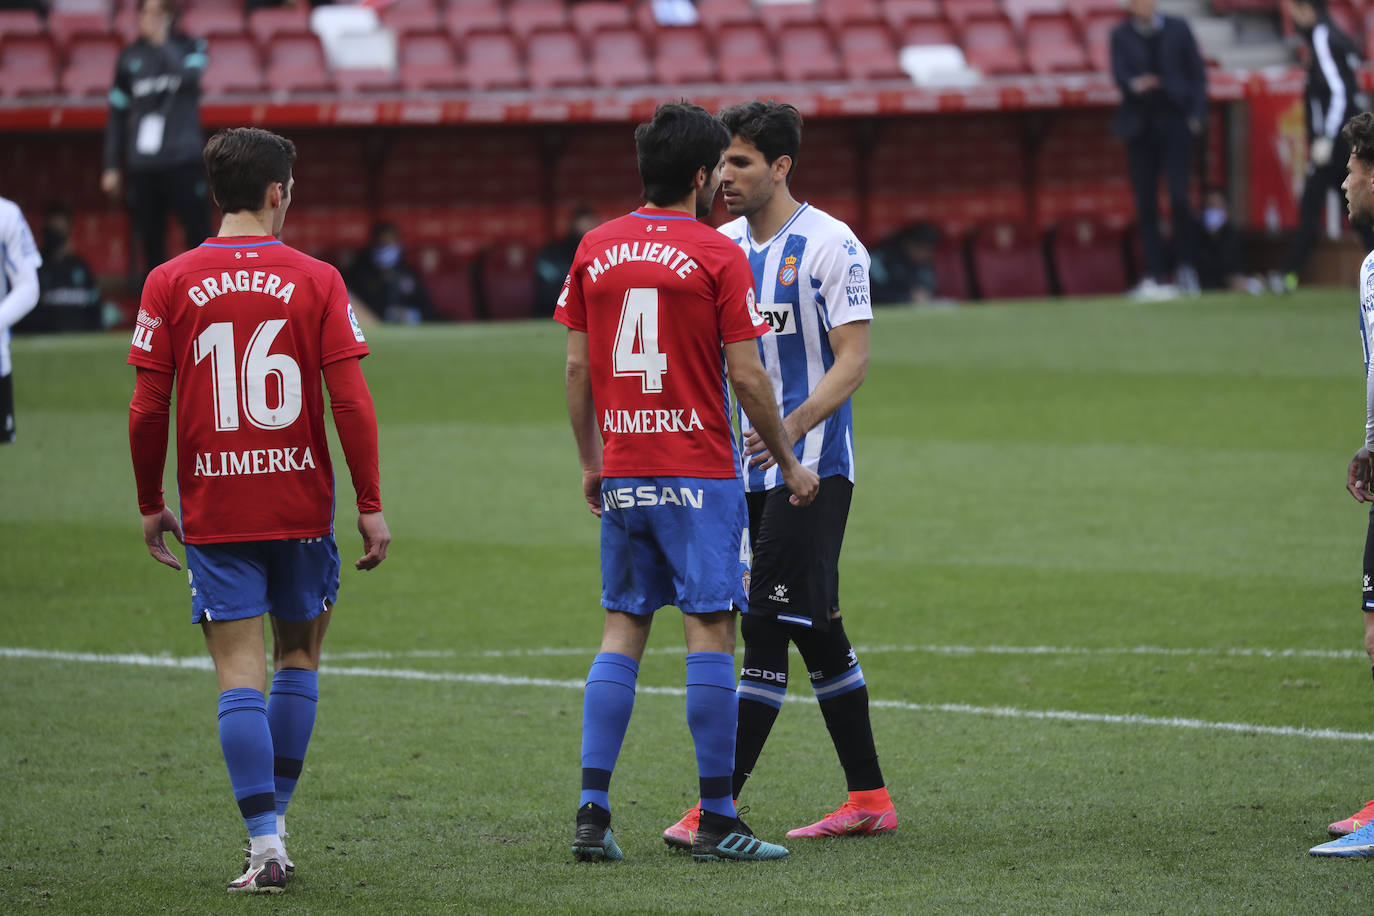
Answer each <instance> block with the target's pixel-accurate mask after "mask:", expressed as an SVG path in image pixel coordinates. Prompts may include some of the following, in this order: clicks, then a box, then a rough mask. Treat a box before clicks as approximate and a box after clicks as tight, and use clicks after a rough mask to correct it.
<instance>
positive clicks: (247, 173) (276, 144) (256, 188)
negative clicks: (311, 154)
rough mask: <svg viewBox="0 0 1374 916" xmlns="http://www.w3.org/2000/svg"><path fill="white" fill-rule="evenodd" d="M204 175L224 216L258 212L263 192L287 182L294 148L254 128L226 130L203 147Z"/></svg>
mask: <svg viewBox="0 0 1374 916" xmlns="http://www.w3.org/2000/svg"><path fill="white" fill-rule="evenodd" d="M204 158H205V174H206V176H208V177H209V179H210V191H211V192H212V193H213V194H214V195H215V203H217V204H219V208H220V210H221V211H223V212H225V213H238V212H240V211H243V210H251V211H254V212H256V211H257V210H259V209H261V208H262V204H263V200H264V199H265V198H266V197H267V189H268V188H269V187H270V186H272V185H274V184H276V183H277V182H281V183H282V184H283V185H284V184H287V183H288V182H290V181H291V166H292V164H293V163H295V161H296V144H294V143H292V142H291V141H290V140H288V139H286V138H285V137H279V136H277V135H276V134H274V133H272V132H271V131H267V130H262V129H261V128H257V127H230V128H226V129H225V130H222V131H220V132H219V133H217V134H215V135H214V136H213V137H211V138H210V141H209V142H208V143H206V144H205V156H204Z"/></svg>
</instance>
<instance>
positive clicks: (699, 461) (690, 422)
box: [554, 103, 820, 861]
mask: <svg viewBox="0 0 1374 916" xmlns="http://www.w3.org/2000/svg"><path fill="white" fill-rule="evenodd" d="M729 143H730V135H729V133H728V132H726V130H725V128H724V127H723V126H722V125H721V124H720V122H719V121H717V120H716V119H715V118H714V117H713V116H712V115H711V114H710V112H708V111H706V110H705V109H704V108H701V107H699V106H696V105H689V104H686V103H673V104H667V105H661V106H659V108H658V109H657V110H656V111H655V112H654V117H653V119H652V120H651V121H649V122H648V123H645V124H641V125H639V127H638V128H637V129H636V130H635V146H636V149H637V152H638V160H639V174H640V177H641V178H642V179H643V182H644V198H645V200H646V201H647V204H646V205H645V206H643V207H641V208H639V209H638V210H635V211H634V212H633V213H630V214H628V215H627V216H622V217H620V218H619V219H615V220H611V221H610V222H608V223H605V224H603V225H602V226H599V227H597V228H596V229H593V230H592V231H591V232H588V233H587V235H586V236H584V237H583V239H582V242H581V244H580V245H578V248H577V253H576V255H575V256H574V258H573V264H572V270H571V271H570V272H569V273H568V277H567V279H566V280H565V281H564V285H563V292H562V294H561V295H560V296H559V298H558V304H557V307H556V308H555V309H554V318H555V319H556V320H557V321H559V322H560V323H562V324H564V325H566V326H567V328H568V354H567V370H566V371H567V377H566V382H567V398H568V415H569V418H570V419H571V421H572V428H573V435H574V438H575V439H576V440H577V453H578V459H579V461H580V464H581V466H582V492H583V496H584V497H585V499H586V501H587V507H588V508H589V509H590V510H591V512H592V513H593V514H594V515H597V516H599V517H600V518H601V582H602V592H601V603H602V605H603V606H604V607H605V609H606V618H605V628H604V631H603V635H602V639H601V651H600V652H599V653H598V654H597V656H596V658H595V659H594V660H593V661H592V665H591V669H590V670H589V671H588V673H587V688H586V695H585V697H584V699H583V706H582V794H581V798H580V800H579V802H578V805H579V807H578V811H577V829H576V833H575V835H574V839H573V847H572V850H573V855H574V856H575V857H576V858H577V859H578V860H580V861H597V860H612V861H614V860H618V859H620V858H622V854H621V851H620V847H619V846H618V845H617V844H616V841H615V837H614V836H613V835H612V832H611V829H610V824H611V811H610V795H609V790H610V783H611V773H612V771H613V770H614V769H615V762H616V758H617V757H618V756H619V754H620V746H621V743H622V742H623V741H624V738H625V730H626V728H627V727H628V726H629V723H630V713H631V710H632V709H633V707H634V696H635V684H636V681H637V679H638V675H639V660H640V658H641V657H642V656H643V653H644V646H645V643H646V642H647V640H648V638H649V627H650V625H651V624H652V623H653V613H654V612H655V611H656V610H658V609H659V608H660V607H663V606H664V605H669V604H672V605H676V606H677V607H678V608H679V609H680V610H681V611H682V612H683V616H682V619H683V630H684V633H685V635H686V640H687V725H688V727H689V728H690V730H691V733H692V742H693V744H694V745H695V747H696V758H697V778H698V789H699V791H700V795H701V808H702V815H701V829H700V830H699V831H698V832H697V834H696V837H695V842H694V843H692V844H691V850H692V855H693V857H694V858H696V859H698V860H706V861H709V860H716V859H734V860H764V859H780V858H782V857H784V856H786V855H787V850H786V849H784V848H783V847H781V846H778V845H775V844H773V843H765V842H763V841H761V840H758V839H756V838H755V837H754V836H753V834H752V833H750V831H749V828H748V827H746V826H745V825H744V824H743V822H741V821H740V820H739V818H738V816H737V815H736V813H735V805H734V800H733V798H732V797H731V792H730V774H731V770H732V769H733V766H734V759H735V677H734V655H733V653H734V648H735V616H734V615H735V613H736V609H737V608H741V607H743V606H744V600H745V598H744V580H745V578H746V577H747V575H748V567H747V565H746V557H747V552H748V540H747V537H748V529H747V515H746V511H745V507H744V493H743V490H742V488H741V487H740V481H739V455H738V452H737V451H736V448H735V442H734V438H733V436H732V433H731V428H730V417H729V413H728V409H727V393H726V386H725V377H726V370H727V369H728V372H729V380H730V383H731V384H732V385H733V386H734V389H735V395H736V397H737V398H739V400H740V403H742V404H744V405H745V407H746V409H748V411H749V412H750V415H751V416H753V417H754V418H755V419H756V423H755V427H756V429H757V430H758V433H757V435H758V436H759V437H761V439H762V441H764V442H766V443H768V444H769V445H770V446H772V447H773V448H774V449H775V450H777V451H778V452H779V453H780V454H784V455H785V457H784V460H783V461H782V462H780V469H779V470H780V473H781V475H782V478H783V482H784V484H785V486H786V487H787V488H788V489H789V490H790V491H791V499H792V500H793V501H794V502H795V503H797V504H799V505H805V504H807V503H809V502H810V501H811V500H812V499H813V498H814V497H815V494H816V489H817V488H818V487H819V485H820V481H819V479H818V478H817V477H816V475H815V474H814V473H813V472H811V471H809V470H807V469H806V468H804V467H802V465H801V463H800V462H799V461H797V460H796V458H794V457H792V456H791V455H790V454H787V453H784V452H783V450H782V446H783V442H784V440H783V432H782V418H781V417H780V416H779V415H778V409H777V407H776V406H774V404H773V399H772V388H771V385H770V383H769V380H768V376H767V374H766V373H765V372H764V369H763V365H762V364H761V363H760V362H759V357H758V352H757V349H756V346H755V343H754V341H755V339H756V338H758V337H759V336H760V335H761V334H765V333H767V331H768V326H767V324H766V323H765V322H764V320H763V318H762V317H761V316H760V315H759V313H758V310H757V309H756V308H755V303H754V289H753V283H752V278H751V277H750V275H749V265H748V263H747V262H746V261H745V260H744V257H743V256H742V255H741V254H740V252H739V249H738V248H736V247H735V246H734V245H732V244H730V242H729V241H728V240H727V239H726V238H724V237H723V236H722V235H720V233H718V232H716V231H715V230H713V229H711V228H709V227H707V226H704V225H702V224H701V223H700V222H698V219H699V218H700V217H702V216H705V215H706V214H708V213H709V212H710V210H711V202H712V200H713V199H714V198H715V195H716V190H717V188H718V187H719V186H720V175H721V164H722V154H723V153H724V151H725V148H726V146H728V145H729Z"/></svg>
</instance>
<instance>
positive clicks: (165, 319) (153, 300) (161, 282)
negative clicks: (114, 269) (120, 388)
mask: <svg viewBox="0 0 1374 916" xmlns="http://www.w3.org/2000/svg"><path fill="white" fill-rule="evenodd" d="M170 319H171V287H170V284H169V281H168V279H167V271H166V270H164V269H163V268H162V267H161V266H159V267H157V268H155V269H154V270H153V271H152V272H151V273H149V274H148V279H147V280H145V281H144V282H143V297H142V298H141V299H140V300H139V303H138V318H137V319H136V320H135V321H134V338H133V340H132V341H130V342H129V360H128V362H129V365H131V366H142V367H143V368H144V369H156V370H158V371H159V372H176V353H175V352H174V351H173V350H172V338H171V335H170V334H168V333H167V327H168V323H169V321H170Z"/></svg>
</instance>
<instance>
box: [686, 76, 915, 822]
mask: <svg viewBox="0 0 1374 916" xmlns="http://www.w3.org/2000/svg"><path fill="white" fill-rule="evenodd" d="M720 118H721V121H722V122H723V123H724V124H725V126H726V128H728V129H729V131H730V134H731V142H730V148H729V149H727V150H726V151H725V172H724V175H723V179H722V188H723V189H724V190H723V194H724V197H725V206H726V209H728V210H729V211H730V213H731V214H733V215H735V216H737V217H738V219H736V220H734V221H733V222H730V223H726V224H725V225H724V226H722V227H721V230H720V231H721V232H722V233H723V234H724V235H725V236H726V238H728V239H729V240H730V241H731V242H732V243H733V244H735V245H737V246H739V247H740V248H741V249H742V250H743V251H744V253H745V255H746V256H747V257H748V259H749V265H750V267H751V268H752V271H753V281H754V295H755V296H756V297H757V298H758V301H759V308H760V309H761V310H762V312H763V315H764V318H765V319H767V321H768V323H769V324H770V325H771V327H772V331H773V333H771V334H769V335H767V336H766V337H763V338H761V339H760V340H759V342H758V349H759V353H760V355H761V356H762V357H763V364H764V366H765V368H766V369H767V370H768V375H769V378H770V379H771V381H772V391H773V395H774V398H775V400H776V404H777V405H778V407H780V408H781V409H782V413H783V416H784V418H785V419H784V438H785V439H786V448H785V449H784V450H783V451H781V452H780V451H779V450H778V449H777V448H775V447H774V446H772V445H771V444H768V443H766V442H764V441H762V440H761V439H760V438H759V436H758V433H757V429H758V425H757V424H756V423H755V422H754V419H755V414H754V411H753V409H752V408H750V407H749V405H747V404H742V405H741V407H742V415H741V417H740V427H741V429H742V430H743V431H744V432H745V435H746V438H745V441H744V449H745V452H746V454H747V456H748V468H747V469H746V475H745V480H746V489H747V490H748V505H749V535H750V543H751V544H752V545H753V565H752V568H751V572H750V581H749V610H748V613H747V614H745V616H744V619H743V621H741V624H740V630H741V632H742V634H743V635H744V668H743V670H742V672H741V674H740V682H739V688H738V703H739V730H738V732H737V735H736V741H735V778H734V785H733V786H732V794H733V795H734V796H735V797H736V798H738V797H739V794H740V790H741V788H742V787H743V786H744V782H745V780H746V779H748V778H749V774H750V772H751V771H752V770H753V768H754V764H755V763H756V762H757V760H758V757H759V754H760V753H761V752H762V750H763V745H764V742H765V741H767V739H768V733H769V731H770V730H771V729H772V727H773V722H774V721H775V720H776V719H777V716H778V713H779V712H780V711H781V709H782V702H783V698H784V696H785V695H786V692H787V652H788V644H789V643H795V644H796V646H797V649H798V651H799V652H800V653H801V657H802V661H803V662H805V664H806V670H807V673H808V674H809V676H810V678H811V686H812V688H813V690H814V692H815V694H816V699H817V700H818V701H819V702H820V707H821V713H822V715H823V716H824V718H825V724H826V727H827V729H828V730H829V731H830V737H831V741H832V743H833V744H834V746H835V751H836V753H837V754H838V755H839V758H840V764H841V765H842V767H843V769H844V773H845V780H846V783H847V784H848V789H849V797H848V799H847V800H846V801H845V803H844V804H843V805H841V806H840V807H839V808H838V809H837V810H835V811H833V812H831V813H830V814H828V815H826V816H825V817H823V818H821V819H820V820H819V821H817V822H815V823H813V824H809V825H807V826H805V827H799V828H797V829H795V830H791V831H789V832H788V834H787V835H788V836H789V837H819V836H852V835H856V834H871V833H879V832H882V831H887V830H892V829H894V828H896V826H897V812H896V810H895V809H894V808H893V806H892V799H891V798H890V797H889V796H888V792H887V788H886V784H885V783H884V781H883V776H882V771H881V770H880V769H879V767H878V753H877V751H876V749H875V748H874V743H873V728H872V725H871V724H870V722H869V714H868V688H867V686H866V685H865V682H864V676H863V671H862V669H861V668H860V667H859V660H858V656H857V655H856V654H855V652H854V649H853V647H852V646H851V645H850V643H849V637H848V636H847V635H846V633H845V630H844V623H843V621H842V619H841V617H840V601H839V561H840V546H841V544H842V543H843V540H844V529H845V523H846V521H847V519H848V516H849V504H850V498H851V495H852V493H853V488H854V437H853V415H852V407H851V403H850V398H851V396H852V395H853V394H854V392H855V391H857V390H858V388H859V385H860V384H862V383H863V380H864V375H865V373H866V371H867V368H868V328H869V324H870V322H871V321H872V319H873V307H872V301H871V297H870V293H869V278H868V268H869V259H868V252H867V251H866V250H864V247H863V245H862V244H860V243H859V241H858V238H857V237H856V236H855V235H854V233H853V232H852V231H851V230H850V228H849V227H848V226H846V225H845V224H844V223H842V222H840V221H839V220H837V219H835V218H834V217H832V216H830V215H829V214H827V213H824V212H822V211H820V210H817V209H816V208H815V207H812V206H810V205H809V204H805V203H798V202H797V201H796V199H794V198H793V197H792V193H791V190H790V188H789V182H790V179H791V176H792V172H793V168H794V166H795V164H796V161H797V155H798V152H799V150H800V147H801V128H802V121H801V115H800V114H799V113H798V112H797V109H795V108H793V107H792V106H791V105H786V104H782V103H779V102H774V101H768V102H760V101H754V102H746V103H743V104H740V105H736V106H734V107H732V108H727V109H726V110H725V111H723V112H722V113H721V115H720ZM780 456H785V457H786V458H789V459H791V458H794V457H795V458H796V459H797V460H800V461H801V462H802V464H803V465H805V466H806V467H807V468H809V469H811V470H813V471H816V472H817V473H818V474H819V475H820V477H821V479H822V483H823V485H822V487H821V490H820V494H819V496H817V498H816V500H815V502H813V503H812V504H811V505H809V506H798V505H795V504H794V503H792V502H791V501H789V500H788V499H787V494H786V491H785V490H784V489H782V488H781V487H780V486H779V483H780V481H779V479H778V467H777V459H778V458H779V457H780ZM696 811H697V809H695V808H693V809H690V810H689V811H687V812H686V813H685V814H684V815H683V817H682V819H681V820H680V821H679V822H678V823H677V824H675V825H673V826H672V827H670V828H668V830H666V831H665V832H664V834H663V839H664V841H665V842H666V843H668V844H669V845H670V846H681V845H684V844H685V843H687V842H689V841H690V840H689V838H690V836H691V835H692V833H693V832H694V831H695V830H696V823H695V821H696Z"/></svg>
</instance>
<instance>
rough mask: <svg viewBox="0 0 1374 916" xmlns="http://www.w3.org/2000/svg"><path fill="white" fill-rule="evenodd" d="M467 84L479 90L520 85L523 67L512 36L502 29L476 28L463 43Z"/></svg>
mask: <svg viewBox="0 0 1374 916" xmlns="http://www.w3.org/2000/svg"><path fill="white" fill-rule="evenodd" d="M463 51H464V54H463V56H464V59H465V60H466V61H467V68H468V70H467V78H468V85H469V86H471V87H472V88H473V89H475V90H477V91H479V92H481V91H486V90H492V89H523V88H525V86H526V85H528V82H527V81H526V79H525V67H524V64H523V63H522V62H521V60H520V49H519V48H518V47H517V46H516V44H515V39H514V38H512V37H511V36H510V35H508V34H506V33H505V32H475V33H473V34H470V35H468V37H467V41H466V42H465V43H464V45H463Z"/></svg>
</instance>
